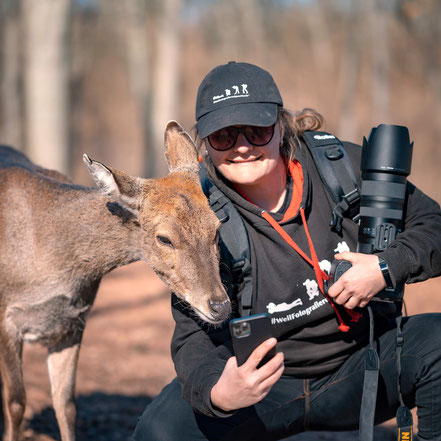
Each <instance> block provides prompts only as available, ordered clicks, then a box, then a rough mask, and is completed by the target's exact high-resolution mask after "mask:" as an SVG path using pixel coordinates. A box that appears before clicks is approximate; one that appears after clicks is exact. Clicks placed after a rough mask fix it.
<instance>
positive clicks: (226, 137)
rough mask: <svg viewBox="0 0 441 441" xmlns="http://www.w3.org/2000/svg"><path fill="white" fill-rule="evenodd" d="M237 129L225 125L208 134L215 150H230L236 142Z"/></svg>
mask: <svg viewBox="0 0 441 441" xmlns="http://www.w3.org/2000/svg"><path fill="white" fill-rule="evenodd" d="M237 135H238V134H237V130H234V129H233V127H225V128H224V129H220V130H218V131H217V132H214V133H212V134H211V135H209V136H208V141H209V142H210V144H211V147H213V148H214V149H215V150H228V149H230V148H231V147H233V145H234V144H236V141H237Z"/></svg>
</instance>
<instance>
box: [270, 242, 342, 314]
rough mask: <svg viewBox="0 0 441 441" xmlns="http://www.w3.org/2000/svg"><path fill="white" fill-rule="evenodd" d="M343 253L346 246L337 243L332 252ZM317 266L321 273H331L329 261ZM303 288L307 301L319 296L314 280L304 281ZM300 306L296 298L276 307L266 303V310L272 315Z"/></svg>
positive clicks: (299, 301)
mask: <svg viewBox="0 0 441 441" xmlns="http://www.w3.org/2000/svg"><path fill="white" fill-rule="evenodd" d="M343 251H350V250H349V247H348V244H347V243H346V242H345V241H343V242H339V243H338V244H337V248H336V249H335V250H334V252H335V253H342V252H343ZM319 266H320V269H321V270H322V271H325V272H326V273H327V274H329V272H330V271H331V262H329V260H326V259H324V260H322V261H320V262H319ZM303 286H304V287H305V288H306V294H308V299H309V300H312V299H313V298H314V297H318V296H319V295H320V291H319V286H318V283H317V282H316V281H315V280H311V279H306V280H305V281H304V282H303ZM302 305H303V302H302V300H301V299H300V298H298V299H296V300H294V301H293V302H291V303H286V302H283V303H279V304H278V305H276V304H275V303H273V302H270V303H268V305H266V309H267V310H268V313H269V314H274V313H275V312H283V311H289V310H290V309H292V308H294V307H295V306H302ZM320 306H321V305H320Z"/></svg>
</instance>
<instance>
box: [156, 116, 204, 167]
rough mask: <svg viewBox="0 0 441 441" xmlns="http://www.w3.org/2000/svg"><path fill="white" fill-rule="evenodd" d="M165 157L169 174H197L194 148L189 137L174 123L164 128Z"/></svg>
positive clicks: (171, 122)
mask: <svg viewBox="0 0 441 441" xmlns="http://www.w3.org/2000/svg"><path fill="white" fill-rule="evenodd" d="M164 141H165V142H164V144H165V150H166V151H165V157H166V159H167V163H168V168H169V170H170V172H173V171H187V172H191V173H195V174H196V175H197V174H198V172H199V162H198V154H197V150H196V146H195V145H194V142H193V140H192V139H191V138H190V135H189V134H188V133H187V132H186V131H185V130H184V129H183V128H182V127H181V126H180V124H179V123H177V122H176V121H170V122H169V123H168V124H167V127H166V128H165V136H164Z"/></svg>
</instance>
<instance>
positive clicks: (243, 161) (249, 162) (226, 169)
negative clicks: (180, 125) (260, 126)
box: [205, 122, 283, 185]
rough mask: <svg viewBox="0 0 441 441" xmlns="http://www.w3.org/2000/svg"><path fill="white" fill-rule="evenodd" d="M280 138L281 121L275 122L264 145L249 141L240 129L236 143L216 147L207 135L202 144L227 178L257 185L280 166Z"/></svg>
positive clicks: (281, 161) (269, 176)
mask: <svg viewBox="0 0 441 441" xmlns="http://www.w3.org/2000/svg"><path fill="white" fill-rule="evenodd" d="M235 127H242V126H235ZM282 139H283V133H282V130H281V127H280V124H279V122H276V124H275V127H274V135H273V137H272V139H271V141H270V142H269V143H268V144H266V145H264V146H255V145H253V144H251V143H250V142H249V141H248V140H247V139H246V137H245V136H244V134H243V133H239V136H238V138H237V141H236V144H235V145H234V146H233V147H232V148H231V149H229V150H226V151H218V150H215V149H214V148H213V147H212V146H211V145H210V143H209V142H208V139H205V147H206V149H207V152H208V155H209V157H210V159H211V160H212V162H213V164H214V166H215V167H216V168H217V169H218V170H219V171H220V173H222V175H223V176H224V177H225V178H226V179H228V180H229V181H230V182H232V183H234V184H239V185H259V184H263V183H265V182H266V181H267V180H268V178H271V177H273V175H275V174H279V173H280V166H281V164H283V159H282V157H281V156H280V142H281V140H282Z"/></svg>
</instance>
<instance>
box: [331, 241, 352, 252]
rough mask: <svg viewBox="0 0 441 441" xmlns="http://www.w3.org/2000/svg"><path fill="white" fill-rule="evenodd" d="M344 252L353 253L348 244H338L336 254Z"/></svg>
mask: <svg viewBox="0 0 441 441" xmlns="http://www.w3.org/2000/svg"><path fill="white" fill-rule="evenodd" d="M344 251H351V250H350V249H349V247H348V244H347V243H346V242H345V241H343V242H339V243H338V244H337V248H336V249H335V250H334V252H335V253H343V252H344Z"/></svg>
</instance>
